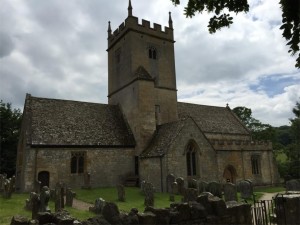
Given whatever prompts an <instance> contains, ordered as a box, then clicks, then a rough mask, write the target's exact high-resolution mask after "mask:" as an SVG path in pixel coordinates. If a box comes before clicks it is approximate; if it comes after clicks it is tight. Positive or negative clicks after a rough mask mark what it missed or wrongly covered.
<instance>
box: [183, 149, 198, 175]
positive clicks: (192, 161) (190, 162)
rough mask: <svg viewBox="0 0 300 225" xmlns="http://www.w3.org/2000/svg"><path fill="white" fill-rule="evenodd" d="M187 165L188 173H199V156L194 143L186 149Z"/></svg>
mask: <svg viewBox="0 0 300 225" xmlns="http://www.w3.org/2000/svg"><path fill="white" fill-rule="evenodd" d="M186 165H187V175H188V176H196V175H197V158H196V149H195V146H194V145H193V144H189V145H188V147H187V151H186Z"/></svg>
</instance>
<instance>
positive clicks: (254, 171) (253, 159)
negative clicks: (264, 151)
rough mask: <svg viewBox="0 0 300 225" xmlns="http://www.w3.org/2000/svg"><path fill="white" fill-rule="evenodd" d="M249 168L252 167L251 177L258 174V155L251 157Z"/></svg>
mask: <svg viewBox="0 0 300 225" xmlns="http://www.w3.org/2000/svg"><path fill="white" fill-rule="evenodd" d="M251 167H252V174H253V175H258V174H260V156H259V155H252V156H251Z"/></svg>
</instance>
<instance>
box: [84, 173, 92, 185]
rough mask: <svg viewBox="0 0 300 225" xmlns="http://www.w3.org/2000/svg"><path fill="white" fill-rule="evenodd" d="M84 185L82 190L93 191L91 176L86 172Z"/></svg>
mask: <svg viewBox="0 0 300 225" xmlns="http://www.w3.org/2000/svg"><path fill="white" fill-rule="evenodd" d="M83 178H84V185H83V186H82V189H91V174H90V173H88V172H86V173H84V176H83Z"/></svg>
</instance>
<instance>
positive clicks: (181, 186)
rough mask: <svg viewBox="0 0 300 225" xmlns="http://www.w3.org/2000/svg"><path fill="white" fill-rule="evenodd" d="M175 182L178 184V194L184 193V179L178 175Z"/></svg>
mask: <svg viewBox="0 0 300 225" xmlns="http://www.w3.org/2000/svg"><path fill="white" fill-rule="evenodd" d="M176 183H177V185H178V194H180V195H184V189H185V187H184V179H183V178H182V177H178V178H177V179H176Z"/></svg>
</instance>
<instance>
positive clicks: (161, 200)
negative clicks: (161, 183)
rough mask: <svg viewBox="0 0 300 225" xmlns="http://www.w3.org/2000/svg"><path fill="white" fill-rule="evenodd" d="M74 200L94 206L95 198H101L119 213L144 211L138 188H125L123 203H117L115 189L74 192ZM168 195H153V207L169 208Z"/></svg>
mask: <svg viewBox="0 0 300 225" xmlns="http://www.w3.org/2000/svg"><path fill="white" fill-rule="evenodd" d="M75 192H76V198H77V199H79V200H81V201H85V202H88V203H91V204H94V202H95V200H96V199H97V198H103V199H104V200H105V201H108V202H114V203H116V204H117V205H118V207H119V209H120V210H121V211H125V212H129V211H130V210H131V209H132V208H137V209H138V210H139V211H140V212H143V211H144V209H145V206H144V198H145V197H144V195H143V194H142V192H141V189H140V188H136V187H127V188H125V197H126V199H125V202H120V201H118V199H117V198H118V195H117V189H116V188H95V189H92V190H84V189H78V190H75ZM181 198H182V197H181V196H179V195H176V196H175V201H177V202H179V201H181ZM170 203H171V202H170V201H169V194H167V193H155V195H154V207H156V208H165V207H169V206H170Z"/></svg>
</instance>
